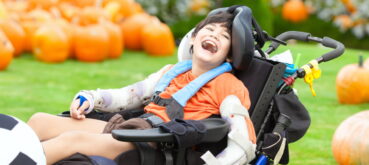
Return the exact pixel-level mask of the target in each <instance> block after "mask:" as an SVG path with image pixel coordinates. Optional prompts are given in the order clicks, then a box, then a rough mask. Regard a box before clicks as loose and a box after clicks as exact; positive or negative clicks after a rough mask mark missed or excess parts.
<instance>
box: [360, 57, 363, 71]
mask: <svg viewBox="0 0 369 165" xmlns="http://www.w3.org/2000/svg"><path fill="white" fill-rule="evenodd" d="M359 67H360V68H362V67H363V56H362V55H360V56H359Z"/></svg>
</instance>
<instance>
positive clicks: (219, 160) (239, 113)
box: [201, 95, 256, 165]
mask: <svg viewBox="0 0 369 165" xmlns="http://www.w3.org/2000/svg"><path fill="white" fill-rule="evenodd" d="M220 113H221V116H222V118H223V119H224V120H226V121H228V122H229V123H230V125H231V130H230V132H229V133H228V143H227V147H226V148H225V149H224V150H223V151H222V152H221V153H219V154H218V155H217V156H216V157H214V156H213V155H212V154H211V153H210V152H207V153H205V154H204V155H202V156H201V158H202V159H203V160H204V161H205V163H206V164H221V165H238V164H240V165H241V164H245V163H248V162H250V161H251V160H253V159H254V157H255V149H256V145H255V144H253V143H252V142H251V140H250V139H249V132H248V126H247V124H246V119H245V118H249V114H248V111H247V109H246V108H245V107H244V106H243V105H242V104H241V102H240V100H239V99H238V98H237V96H233V95H231V96H228V97H226V98H225V99H224V100H223V102H222V104H221V106H220Z"/></svg>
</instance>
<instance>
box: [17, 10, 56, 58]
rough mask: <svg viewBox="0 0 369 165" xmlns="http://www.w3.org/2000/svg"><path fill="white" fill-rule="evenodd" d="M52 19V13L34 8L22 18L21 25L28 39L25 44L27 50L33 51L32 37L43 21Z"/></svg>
mask: <svg viewBox="0 0 369 165" xmlns="http://www.w3.org/2000/svg"><path fill="white" fill-rule="evenodd" d="M50 20H52V17H51V15H50V14H49V13H48V12H47V11H45V10H41V9H36V10H32V11H31V12H29V13H27V14H25V15H23V16H22V18H21V25H22V27H23V29H24V32H25V33H26V41H25V45H24V50H25V51H32V37H33V34H34V33H35V31H36V30H37V29H38V27H39V26H40V24H41V23H44V22H47V21H50Z"/></svg>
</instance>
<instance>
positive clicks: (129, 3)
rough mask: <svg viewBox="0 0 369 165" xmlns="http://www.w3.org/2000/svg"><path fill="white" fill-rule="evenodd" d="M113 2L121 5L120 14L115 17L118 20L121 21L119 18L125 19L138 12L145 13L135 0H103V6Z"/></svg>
mask: <svg viewBox="0 0 369 165" xmlns="http://www.w3.org/2000/svg"><path fill="white" fill-rule="evenodd" d="M112 2H115V3H118V4H119V6H120V10H119V13H118V14H117V15H118V16H116V18H115V20H117V21H119V18H120V19H124V18H128V17H130V16H133V15H136V14H140V13H144V10H143V9H142V6H141V5H140V4H139V3H137V2H135V1H134V0H105V1H103V6H104V7H106V6H107V5H108V4H109V3H112Z"/></svg>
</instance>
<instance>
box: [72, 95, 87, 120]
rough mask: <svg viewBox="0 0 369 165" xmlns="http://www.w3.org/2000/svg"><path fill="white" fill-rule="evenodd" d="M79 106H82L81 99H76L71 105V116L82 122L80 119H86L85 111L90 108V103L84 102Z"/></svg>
mask: <svg viewBox="0 0 369 165" xmlns="http://www.w3.org/2000/svg"><path fill="white" fill-rule="evenodd" d="M79 104H80V99H76V100H74V101H73V102H72V104H71V105H70V116H71V117H72V118H73V119H78V120H80V119H84V118H86V116H85V114H84V112H85V109H86V108H88V107H89V106H90V103H89V102H88V101H84V102H83V104H82V105H81V106H80V105H79Z"/></svg>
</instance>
